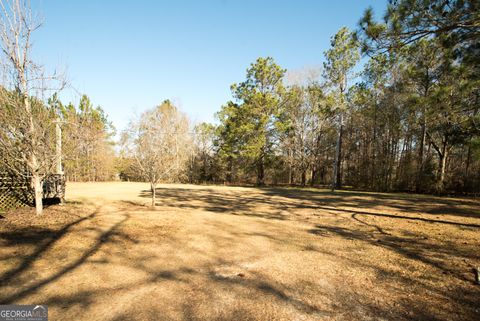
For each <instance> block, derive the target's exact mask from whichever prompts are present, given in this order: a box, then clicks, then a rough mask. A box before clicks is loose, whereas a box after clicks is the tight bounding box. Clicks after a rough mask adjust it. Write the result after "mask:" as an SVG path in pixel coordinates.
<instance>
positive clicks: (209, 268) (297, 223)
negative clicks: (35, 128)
mask: <svg viewBox="0 0 480 321" xmlns="http://www.w3.org/2000/svg"><path fill="white" fill-rule="evenodd" d="M148 197H149V192H148V185H147V184H142V183H76V184H74V183H70V184H68V186H67V198H68V200H69V202H70V203H67V204H66V205H64V206H51V207H49V208H47V209H46V210H45V215H44V216H43V217H41V218H37V217H35V216H34V215H33V211H31V210H29V209H26V210H21V211H17V212H9V213H6V214H5V215H4V216H5V218H4V219H1V220H0V259H1V262H2V264H1V265H0V302H1V303H25V304H27V303H28V304H48V305H49V310H50V317H51V319H52V320H60V319H69V318H72V319H73V318H75V319H80V320H125V319H130V320H360V319H361V320H412V319H414V320H477V319H479V317H480V308H479V306H480V301H479V297H480V286H479V285H477V284H475V275H474V273H473V268H474V267H475V266H479V265H480V252H479V251H478V249H479V248H480V213H479V211H480V203H479V202H478V200H475V199H458V198H436V197H430V196H421V195H402V194H399V195H396V194H375V193H357V192H336V193H330V192H328V191H324V190H309V189H306V190H301V189H269V188H266V189H255V188H240V187H215V186H192V185H162V186H160V188H159V189H158V190H157V197H158V204H157V207H156V208H155V210H152V209H151V208H150V207H148V206H145V204H149V202H150V200H149V199H148Z"/></svg>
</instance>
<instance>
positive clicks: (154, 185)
mask: <svg viewBox="0 0 480 321" xmlns="http://www.w3.org/2000/svg"><path fill="white" fill-rule="evenodd" d="M150 189H151V191H152V207H155V200H156V197H157V191H156V184H154V183H150Z"/></svg>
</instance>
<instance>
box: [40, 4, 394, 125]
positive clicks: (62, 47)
mask: <svg viewBox="0 0 480 321" xmlns="http://www.w3.org/2000/svg"><path fill="white" fill-rule="evenodd" d="M32 2H33V1H32ZM34 6H35V9H36V10H37V11H38V12H39V13H40V15H41V16H42V17H43V19H44V25H43V27H42V28H41V29H39V30H38V31H37V32H36V35H35V36H34V40H35V43H34V48H33V50H34V54H35V57H36V59H37V60H38V61H39V62H41V63H43V64H45V65H46V66H47V67H48V68H54V67H59V69H62V68H64V67H66V68H67V75H68V79H69V81H70V83H71V86H72V87H73V88H74V89H75V90H73V89H67V90H65V91H64V92H63V93H62V94H61V97H62V100H64V101H65V102H67V101H73V102H74V103H77V102H78V100H79V95H78V93H77V91H78V92H80V93H86V94H87V95H88V96H90V98H91V100H92V102H93V103H94V104H95V105H100V106H102V107H103V108H104V110H105V111H106V112H107V114H108V116H109V119H110V120H112V121H113V123H114V124H115V126H116V127H117V129H119V130H121V129H123V128H125V126H126V125H127V124H128V120H129V119H130V118H131V116H132V114H134V113H137V114H138V113H140V112H141V111H143V110H145V109H148V108H152V107H154V106H155V105H157V104H159V103H160V102H162V101H163V100H164V99H167V98H168V99H171V100H173V101H175V102H177V103H178V104H179V106H180V108H181V109H182V110H183V111H185V112H186V113H188V114H189V115H190V117H191V119H192V120H194V121H196V122H199V121H213V119H214V117H213V115H214V113H215V112H217V111H218V110H219V109H220V107H221V105H222V104H224V103H225V102H226V101H227V100H229V99H230V98H231V96H230V89H229V88H230V85H231V84H232V83H234V82H240V81H242V80H243V79H244V78H245V70H246V69H247V67H248V66H249V65H250V63H252V62H254V61H255V59H256V58H257V57H260V56H271V57H273V58H274V59H275V60H276V62H277V63H278V64H279V65H280V66H282V67H283V68H286V69H288V70H294V69H300V68H303V67H305V66H321V65H322V62H323V52H324V51H325V50H326V49H328V47H329V45H330V42H329V41H330V40H329V39H330V37H331V36H332V35H333V34H335V32H336V31H337V30H338V29H339V28H340V27H342V26H347V27H350V28H351V29H354V28H356V25H357V22H358V20H359V19H360V17H361V16H362V14H363V12H364V10H365V9H366V8H367V7H368V6H372V7H373V8H374V10H375V11H376V13H377V14H383V11H384V10H385V6H386V0H366V1H356V0H343V1H339V0H338V1H320V0H318V1H315V0H311V1H307V0H296V1H294V0H291V1H281V0H276V1H260V0H258V1H253V0H248V1H246V0H243V1H240V0H238V1H229V0H217V1H185V0H184V1H173V0H171V1H153V0H152V1H133V0H132V1H121V0H117V1H113V0H112V1H107V0H105V1H94V0H92V1H87V0H84V1H65V0H39V1H36V2H35V4H34Z"/></svg>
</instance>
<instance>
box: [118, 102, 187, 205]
mask: <svg viewBox="0 0 480 321" xmlns="http://www.w3.org/2000/svg"><path fill="white" fill-rule="evenodd" d="M122 145H123V152H124V153H125V154H126V156H128V157H131V158H133V159H135V166H136V168H137V170H138V171H139V172H140V173H141V175H142V177H143V178H144V179H146V180H147V181H148V182H149V183H150V188H151V191H152V206H155V197H156V195H155V189H156V186H157V184H158V183H159V182H160V181H164V182H171V181H175V180H179V179H180V178H181V177H180V176H181V175H182V174H184V172H185V171H184V170H185V169H186V167H187V162H188V159H189V156H190V152H191V150H192V136H191V133H190V124H189V120H188V118H187V116H186V115H185V114H184V113H182V112H180V111H179V110H178V109H177V108H176V107H175V106H173V105H172V104H171V103H170V101H168V100H166V101H164V102H163V103H162V104H161V105H160V106H158V107H156V108H154V109H153V110H149V111H146V112H145V113H143V114H142V115H141V116H140V119H139V120H137V121H132V122H131V124H130V126H129V129H128V130H127V131H125V132H123V135H122Z"/></svg>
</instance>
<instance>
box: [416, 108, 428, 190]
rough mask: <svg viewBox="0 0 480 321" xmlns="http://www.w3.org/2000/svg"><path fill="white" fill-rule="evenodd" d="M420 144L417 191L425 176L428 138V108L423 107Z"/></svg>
mask: <svg viewBox="0 0 480 321" xmlns="http://www.w3.org/2000/svg"><path fill="white" fill-rule="evenodd" d="M420 135H421V136H420V146H419V147H418V170H417V180H416V184H415V185H416V186H415V189H416V191H417V192H419V191H420V189H421V182H422V178H423V167H424V163H425V161H424V159H425V157H424V150H425V142H426V139H427V117H426V108H425V107H423V115H422V125H421V134H420Z"/></svg>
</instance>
